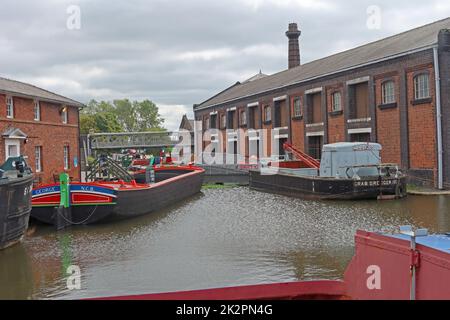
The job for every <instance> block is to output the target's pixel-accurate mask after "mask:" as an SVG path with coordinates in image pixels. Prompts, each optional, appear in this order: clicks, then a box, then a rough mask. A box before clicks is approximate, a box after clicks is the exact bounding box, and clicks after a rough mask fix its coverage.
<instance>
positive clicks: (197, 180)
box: [31, 166, 204, 225]
mask: <svg viewBox="0 0 450 320" xmlns="http://www.w3.org/2000/svg"><path fill="white" fill-rule="evenodd" d="M203 174H204V170H203V169H202V168H198V167H194V166H179V167H170V168H164V167H160V168H154V182H153V183H148V182H146V181H144V180H142V181H140V182H141V183H139V182H137V181H136V180H132V181H131V182H125V181H122V180H115V181H95V182H89V183H81V182H72V183H70V184H69V186H68V190H69V195H68V198H69V199H68V200H69V201H68V205H67V207H69V208H70V214H69V215H66V216H64V217H63V219H64V220H68V221H66V222H67V224H68V225H80V224H84V225H86V224H92V223H97V222H106V221H111V220H119V219H126V218H132V217H137V216H141V215H145V214H148V213H151V212H154V211H157V210H161V209H163V208H166V207H168V206H170V205H172V204H175V203H177V202H179V201H181V200H183V199H186V198H188V197H190V196H193V195H195V194H196V193H198V192H200V190H201V187H202V184H203ZM61 188H62V186H61V185H60V184H50V185H43V186H40V187H38V188H35V189H34V190H33V195H32V205H33V209H32V212H31V216H32V218H34V219H36V220H38V221H40V222H43V223H46V224H52V225H57V224H58V219H59V218H60V217H58V215H60V214H61V213H60V212H59V211H58V210H55V208H57V207H59V206H60V204H61V194H62V193H61Z"/></svg>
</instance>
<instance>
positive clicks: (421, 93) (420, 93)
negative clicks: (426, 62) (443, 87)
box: [414, 73, 430, 100]
mask: <svg viewBox="0 0 450 320" xmlns="http://www.w3.org/2000/svg"><path fill="white" fill-rule="evenodd" d="M427 98H430V75H429V74H428V73H422V74H419V75H417V76H416V77H415V78H414V99H415V100H420V99H427Z"/></svg>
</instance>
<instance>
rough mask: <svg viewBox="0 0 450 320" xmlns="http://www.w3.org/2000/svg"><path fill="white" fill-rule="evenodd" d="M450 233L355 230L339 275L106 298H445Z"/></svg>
mask: <svg viewBox="0 0 450 320" xmlns="http://www.w3.org/2000/svg"><path fill="white" fill-rule="evenodd" d="M449 287H450V234H438V235H429V234H428V231H427V230H425V229H417V230H413V228H412V227H409V226H405V227H401V228H400V231H399V232H398V233H396V234H381V233H374V232H367V231H357V233H356V236H355V255H354V257H353V258H352V260H351V261H350V264H349V265H348V267H347V269H346V270H345V272H344V275H343V279H342V280H323V281H300V282H291V283H274V284H262V285H254V286H241V287H229V288H218V289H207V290H197V291H183V292H169V293H154V294H141V295H128V296H118V297H104V298H97V299H102V300H103V299H105V300H232V301H239V300H252V301H254V300H449V299H450V290H449Z"/></svg>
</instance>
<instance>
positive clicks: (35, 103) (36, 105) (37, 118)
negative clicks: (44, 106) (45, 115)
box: [34, 100, 41, 121]
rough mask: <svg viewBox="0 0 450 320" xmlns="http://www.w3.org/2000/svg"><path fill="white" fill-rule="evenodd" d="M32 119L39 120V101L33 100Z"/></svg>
mask: <svg viewBox="0 0 450 320" xmlns="http://www.w3.org/2000/svg"><path fill="white" fill-rule="evenodd" d="M34 120H35V121H40V120H41V106H40V104H39V101H37V100H36V101H34Z"/></svg>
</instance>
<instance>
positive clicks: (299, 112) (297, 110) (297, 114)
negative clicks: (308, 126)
mask: <svg viewBox="0 0 450 320" xmlns="http://www.w3.org/2000/svg"><path fill="white" fill-rule="evenodd" d="M297 102H298V105H297ZM293 104H294V110H293V111H294V118H300V117H301V116H302V115H303V114H302V97H295V98H294V102H293ZM297 107H298V108H297Z"/></svg>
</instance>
